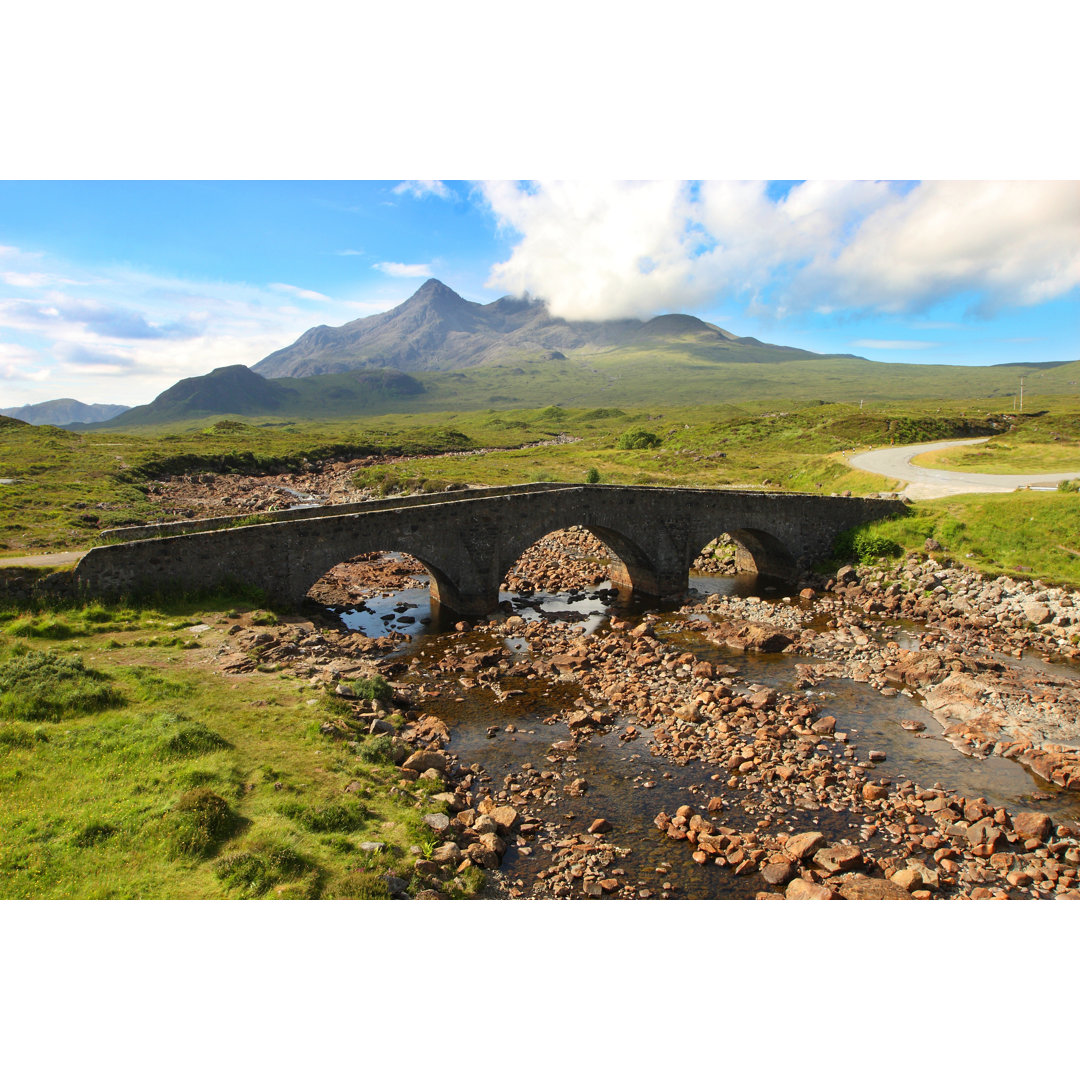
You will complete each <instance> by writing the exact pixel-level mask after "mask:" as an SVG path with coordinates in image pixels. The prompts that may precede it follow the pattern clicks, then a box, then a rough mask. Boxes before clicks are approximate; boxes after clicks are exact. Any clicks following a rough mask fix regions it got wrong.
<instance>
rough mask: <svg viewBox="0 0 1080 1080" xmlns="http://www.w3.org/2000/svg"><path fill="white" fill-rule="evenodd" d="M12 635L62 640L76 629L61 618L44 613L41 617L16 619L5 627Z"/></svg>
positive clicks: (72, 634)
mask: <svg viewBox="0 0 1080 1080" xmlns="http://www.w3.org/2000/svg"><path fill="white" fill-rule="evenodd" d="M7 632H8V633H9V634H11V636H12V637H21V638H45V639H47V640H49V641H64V640H66V639H67V638H70V637H74V636H75V635H76V633H77V632H78V631H76V630H75V629H74V627H72V626H71V625H70V624H69V623H66V622H65V621H64V620H63V619H58V618H56V616H55V615H46V616H45V617H44V618H41V619H34V618H30V617H26V618H23V619H16V620H15V621H14V622H13V623H11V625H10V626H8V628H7Z"/></svg>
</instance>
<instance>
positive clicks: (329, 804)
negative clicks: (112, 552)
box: [0, 605, 479, 899]
mask: <svg viewBox="0 0 1080 1080" xmlns="http://www.w3.org/2000/svg"><path fill="white" fill-rule="evenodd" d="M251 616H252V613H250V612H248V613H246V614H241V613H240V612H237V611H233V612H230V613H229V614H227V615H226V614H221V613H220V612H215V611H202V612H190V611H187V612H184V611H182V610H180V611H178V610H150V609H135V608H117V607H107V606H104V605H94V606H92V607H81V608H71V609H68V610H54V611H49V610H39V611H37V612H19V611H13V610H8V611H6V612H4V613H3V614H2V615H0V714H2V716H3V719H2V720H0V837H2V838H3V839H2V842H0V897H4V898H24V899H41V898H62V897H67V898H73V897H80V898H107V897H139V898H142V897H145V898H151V897H161V898H166V897H167V898H174V899H181V898H183V899H186V898H213V897H222V898H223V897H257V896H268V897H281V898H290V897H293V898H312V897H325V898H333V897H360V898H362V897H380V896H386V895H387V891H386V883H385V881H384V877H383V876H384V875H385V874H387V873H391V874H395V875H399V876H402V877H403V878H406V879H407V878H408V877H409V873H410V869H409V868H410V867H411V864H412V862H413V861H415V860H414V858H413V859H410V858H409V857H408V855H407V851H408V848H409V847H410V846H411V845H413V844H427V843H430V842H431V841H432V840H433V839H434V834H432V833H431V832H430V830H428V829H427V828H426V827H425V826H423V824H422V821H421V818H422V812H421V811H419V810H418V809H416V807H415V806H414V803H413V800H412V799H410V798H400V797H398V796H395V795H394V794H392V792H394V791H395V786H396V784H397V776H398V773H397V769H396V768H395V767H394V766H393V765H392V764H391V762H390V760H389V758H388V757H387V748H386V746H385V742H386V740H385V738H384V739H383V740H382V741H379V740H378V739H372V738H369V737H366V736H364V735H361V734H359V733H357V734H354V735H353V736H352V739H351V740H349V741H352V742H353V746H352V747H350V746H349V745H348V742H347V741H342V740H341V739H336V738H331V737H328V735H327V734H324V732H323V728H324V726H325V725H328V724H331V725H336V726H337V727H338V728H341V727H342V725H343V724H344V725H345V726H347V725H348V717H349V714H348V711H347V707H346V706H344V705H342V704H341V703H340V702H339V701H338V700H336V699H334V698H332V697H331V696H329V695H328V694H326V693H325V692H324V691H320V690H313V689H312V687H310V686H309V685H308V684H307V683H306V682H305V681H302V680H300V679H297V678H294V677H287V676H283V675H282V674H281V673H280V672H272V671H263V670H255V671H252V672H250V673H247V674H244V675H237V676H227V675H224V674H221V673H220V672H218V671H216V670H214V669H213V668H212V666H211V664H210V662H209V658H210V655H211V654H212V652H213V641H214V639H215V637H218V638H220V637H221V636H223V635H224V634H225V633H226V632H227V630H228V628H229V627H230V626H233V625H236V624H237V623H238V622H242V621H243V622H246V623H247V624H249V625H250V624H251V623H252V621H253V620H252V618H251ZM203 622H205V623H207V624H209V625H210V629H209V630H208V631H202V632H200V633H199V634H195V633H192V632H191V630H190V626H191V625H193V624H199V623H203ZM255 623H256V625H257V624H258V620H257V618H256V620H255ZM347 785H348V786H350V787H351V792H346V791H345V790H344V789H345V787H346V786H347ZM399 795H400V793H399ZM365 841H375V842H379V843H382V844H385V845H386V847H385V849H384V850H383V851H381V852H375V853H368V852H365V851H362V850H361V848H360V845H361V844H362V843H364V842H365ZM478 884H479V882H478V881H476V880H473V881H471V883H470V885H469V887H470V888H475V887H476V886H477V885H478Z"/></svg>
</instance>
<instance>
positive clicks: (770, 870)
mask: <svg viewBox="0 0 1080 1080" xmlns="http://www.w3.org/2000/svg"><path fill="white" fill-rule="evenodd" d="M795 865H796V864H795V863H794V862H792V861H790V860H789V859H777V860H776V862H770V863H766V864H765V865H764V866H763V867H762V868H761V871H760V873H761V876H762V877H763V878H764V879H765V880H766V881H767V882H768V883H769V884H770V885H786V884H787V883H788V882H789V881H790V880H791V878H792V875H793V874H794V873H795Z"/></svg>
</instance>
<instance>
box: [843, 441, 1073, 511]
mask: <svg viewBox="0 0 1080 1080" xmlns="http://www.w3.org/2000/svg"><path fill="white" fill-rule="evenodd" d="M983 442H986V439H954V440H951V441H948V442H935V443H916V444H915V445H914V446H888V447H885V448H884V449H881V450H871V451H869V453H866V454H856V455H855V456H854V457H853V458H851V459H850V460H849V462H848V463H849V464H850V465H851V467H852V468H853V469H862V470H863V471H864V472H871V473H879V474H880V475H881V476H887V477H889V478H890V479H891V480H905V481H907V487H906V488H904V491H903V494H904V495H906V496H907V497H908V498H909V499H940V498H941V497H942V496H944V495H967V494H970V493H972V492H980V491H982V492H994V491H1015V490H1016V489H1017V488H1020V487H1057V485H1058V484H1059V483H1061V481H1062V480H1076V479H1080V472H1063V473H1013V474H1005V473H997V474H996V473H967V472H952V471H951V470H948V469H924V468H921V467H920V466H918V465H912V464H911V459H912V458H913V457H917V456H918V455H919V454H926V453H929V452H930V451H932V450H947V449H948V448H949V447H952V446H974V445H975V444H977V443H983Z"/></svg>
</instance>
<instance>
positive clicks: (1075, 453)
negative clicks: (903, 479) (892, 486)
mask: <svg viewBox="0 0 1080 1080" xmlns="http://www.w3.org/2000/svg"><path fill="white" fill-rule="evenodd" d="M912 464H914V465H921V466H922V467H923V468H926V469H957V470H959V471H960V472H978V473H995V474H1008V473H1040V472H1042V473H1060V472H1076V473H1080V441H1077V442H1062V443H1061V444H1047V443H1029V442H1020V441H1017V440H1014V439H1009V440H1001V441H998V440H992V441H991V442H989V443H985V444H983V445H982V446H971V447H963V448H960V447H958V448H955V449H953V450H935V451H932V452H931V453H929V454H919V455H918V456H917V457H915V458H913V459H912Z"/></svg>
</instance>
